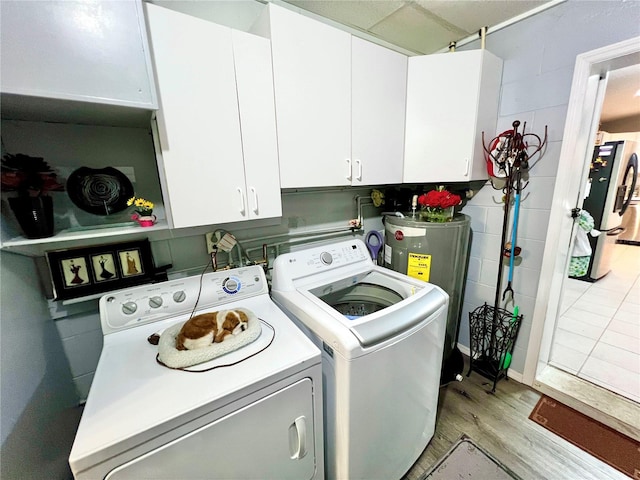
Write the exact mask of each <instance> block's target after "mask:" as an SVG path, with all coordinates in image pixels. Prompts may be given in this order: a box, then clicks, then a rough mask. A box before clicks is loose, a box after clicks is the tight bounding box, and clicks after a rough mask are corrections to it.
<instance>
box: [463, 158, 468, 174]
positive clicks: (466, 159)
mask: <svg viewBox="0 0 640 480" xmlns="http://www.w3.org/2000/svg"><path fill="white" fill-rule="evenodd" d="M463 175H464V176H465V177H468V176H469V159H468V158H465V159H464V173H463Z"/></svg>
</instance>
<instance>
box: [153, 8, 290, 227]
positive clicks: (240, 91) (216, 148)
mask: <svg viewBox="0 0 640 480" xmlns="http://www.w3.org/2000/svg"><path fill="white" fill-rule="evenodd" d="M145 8H146V11H147V21H148V28H149V34H150V42H151V47H152V53H153V59H154V63H155V69H156V76H157V83H158V91H159V96H160V107H159V111H158V114H157V124H158V135H157V136H158V140H159V150H160V151H159V152H158V159H159V164H160V167H161V168H160V173H161V177H163V178H162V179H163V184H164V188H165V191H166V194H167V197H168V201H167V202H166V203H168V204H169V205H170V208H169V209H168V210H169V212H168V213H169V215H170V218H171V221H172V224H173V226H174V227H176V228H182V227H191V226H198V225H211V224H216V223H227V222H234V221H241V220H249V219H254V218H266V217H273V216H279V215H281V203H280V189H279V184H278V177H279V174H278V157H277V144H276V137H275V112H274V107H273V87H272V85H273V84H272V76H271V75H272V72H271V68H270V57H269V45H268V43H269V42H268V40H265V39H263V38H260V37H252V36H250V35H248V34H246V35H242V34H239V35H236V34H235V33H234V34H232V30H231V29H230V28H228V27H223V26H220V25H217V24H214V23H211V22H208V21H205V20H201V19H198V18H195V17H191V16H189V15H185V14H182V13H178V12H175V11H172V10H168V9H165V8H162V7H158V6H156V5H153V4H148V3H147V4H145ZM238 33H240V32H238ZM234 53H235V58H234ZM236 69H237V75H236ZM243 150H244V153H243ZM245 168H246V170H247V174H246V175H245ZM267 190H268V191H267Z"/></svg>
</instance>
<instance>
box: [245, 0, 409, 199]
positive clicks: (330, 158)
mask: <svg viewBox="0 0 640 480" xmlns="http://www.w3.org/2000/svg"><path fill="white" fill-rule="evenodd" d="M267 15H268V18H266V17H265V18H262V19H261V22H260V23H258V24H257V26H256V30H257V31H260V33H261V34H264V35H267V36H269V37H270V38H271V46H272V55H273V70H274V87H275V96H276V114H277V125H278V146H279V154H280V175H281V177H280V178H281V183H282V187H283V188H304V187H323V186H346V185H375V184H383V183H394V182H400V181H401V180H402V157H403V143H404V114H405V113H404V109H405V96H406V75H407V63H406V62H407V57H406V56H404V55H401V54H399V53H396V52H393V51H391V50H389V49H386V48H384V47H380V46H378V45H375V44H373V43H370V42H366V41H364V40H361V39H359V38H356V37H352V35H351V34H349V33H347V32H345V31H342V30H339V29H337V28H334V27H332V26H330V25H327V24H324V23H322V22H319V21H316V20H314V19H311V18H309V17H306V16H304V15H300V14H297V13H295V12H293V11H290V10H288V9H286V8H283V7H279V6H277V5H274V4H269V5H268V9H267Z"/></svg>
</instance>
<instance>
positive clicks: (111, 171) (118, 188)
mask: <svg viewBox="0 0 640 480" xmlns="http://www.w3.org/2000/svg"><path fill="white" fill-rule="evenodd" d="M67 193H68V194H69V198H71V201H72V202H73V203H74V204H75V205H76V206H77V207H78V208H80V209H82V210H84V211H85V212H89V213H92V214H94V215H111V214H112V213H117V212H121V211H122V210H124V209H125V208H127V200H129V199H130V198H131V197H133V195H134V190H133V185H132V184H131V181H130V180H129V179H128V178H127V176H126V175H125V174H124V173H122V172H121V171H120V170H118V169H116V168H113V167H105V168H89V167H80V168H78V169H77V170H75V171H74V172H73V173H72V174H71V175H69V178H68V179H67Z"/></svg>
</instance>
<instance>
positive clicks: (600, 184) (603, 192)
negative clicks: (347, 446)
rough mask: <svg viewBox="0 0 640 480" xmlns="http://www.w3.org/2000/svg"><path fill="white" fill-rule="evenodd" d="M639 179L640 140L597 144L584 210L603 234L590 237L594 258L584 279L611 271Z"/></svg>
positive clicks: (602, 275)
mask: <svg viewBox="0 0 640 480" xmlns="http://www.w3.org/2000/svg"><path fill="white" fill-rule="evenodd" d="M637 179H638V143H637V142H634V141H630V140H624V141H616V142H606V143H604V144H602V145H598V146H596V147H595V149H594V152H593V157H592V160H591V165H590V170H589V180H588V184H587V189H586V197H585V199H584V202H583V205H582V209H583V210H586V211H587V212H589V213H590V214H591V216H592V217H593V220H594V223H595V227H594V228H595V230H599V231H600V232H601V234H600V235H599V236H596V237H594V236H591V235H590V236H589V242H590V243H591V248H592V254H591V260H590V262H589V268H588V270H587V273H586V274H585V276H584V277H581V278H580V279H581V280H586V281H591V282H595V281H597V280H599V279H600V278H602V277H604V276H605V275H606V274H607V273H609V272H610V271H611V261H612V254H613V249H614V248H615V245H616V240H617V239H618V237H619V236H620V235H621V234H623V233H624V232H625V230H626V229H625V227H624V226H623V225H622V217H623V215H624V214H625V212H626V211H627V209H628V208H629V206H630V204H631V201H632V199H633V193H634V190H635V188H636V185H637Z"/></svg>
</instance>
